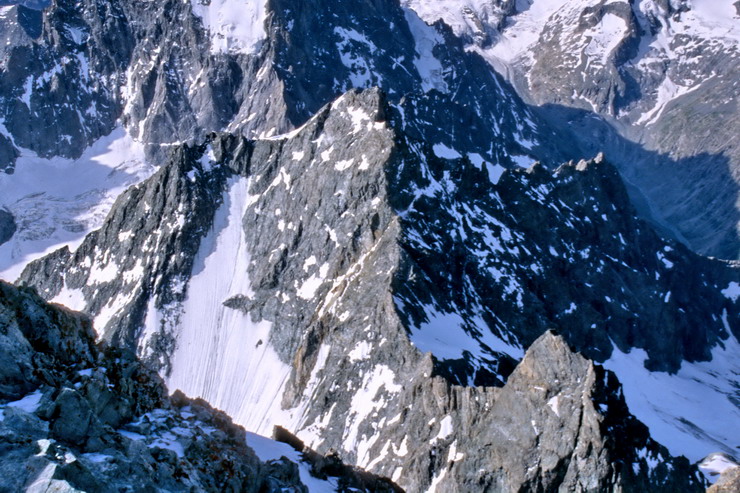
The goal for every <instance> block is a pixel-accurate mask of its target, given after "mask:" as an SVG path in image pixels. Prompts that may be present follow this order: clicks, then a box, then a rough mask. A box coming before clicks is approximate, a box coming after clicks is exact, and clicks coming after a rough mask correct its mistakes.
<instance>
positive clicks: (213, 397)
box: [139, 178, 292, 435]
mask: <svg viewBox="0 0 740 493" xmlns="http://www.w3.org/2000/svg"><path fill="white" fill-rule="evenodd" d="M248 187H249V184H248V179H247V178H234V179H232V180H230V181H229V182H227V191H226V195H225V197H224V201H223V204H222V205H221V207H220V208H219V209H218V210H217V211H216V215H215V218H214V221H213V227H212V228H213V229H212V230H211V231H210V232H209V233H208V235H207V236H206V237H205V238H203V239H202V240H201V244H200V249H199V250H198V254H197V255H196V257H195V261H194V264H193V273H192V277H191V278H190V280H189V281H188V286H187V292H188V295H187V298H186V299H185V300H184V301H183V303H182V307H179V311H180V313H181V315H180V316H179V317H177V318H175V319H173V320H166V321H164V323H165V324H167V325H171V329H170V330H172V332H173V334H174V337H175V338H176V340H177V351H176V352H175V353H174V354H173V355H172V363H171V370H170V372H169V374H168V377H167V385H168V387H169V388H171V389H173V390H174V389H180V390H182V391H183V392H185V393H186V394H187V395H191V396H198V397H203V398H204V399H206V400H207V401H208V402H210V403H211V404H212V405H214V406H216V407H217V408H218V409H221V410H223V411H225V412H226V413H228V414H229V415H230V416H232V417H233V418H234V419H235V420H236V421H237V422H238V423H240V424H242V425H244V426H245V427H246V428H247V429H248V430H251V431H254V432H257V433H262V434H265V435H269V434H270V433H272V428H273V426H274V425H278V424H279V425H282V426H290V427H291V428H292V426H291V425H292V423H291V422H290V421H288V419H286V418H287V417H286V416H285V413H281V407H280V400H281V397H282V394H283V391H284V390H285V383H286V380H287V379H288V376H289V375H290V367H289V366H288V365H286V364H285V363H283V362H282V361H280V358H278V356H277V354H276V353H275V350H274V349H273V347H272V345H271V344H270V343H269V340H270V338H269V335H270V328H271V324H270V323H269V322H267V321H264V320H263V321H260V322H257V323H255V322H252V320H251V319H250V315H248V314H245V313H243V312H241V311H238V310H233V309H230V308H228V307H226V306H225V305H224V302H225V301H226V300H228V299H230V298H232V297H233V296H236V295H245V296H251V295H252V291H251V283H250V280H249V277H248V274H247V272H248V270H249V263H250V255H249V251H248V248H247V244H246V241H245V238H244V235H245V231H244V228H243V226H242V218H243V217H244V214H245V212H246V207H247V206H248V204H250V203H251V202H253V199H252V200H250V195H249V193H248ZM162 311H165V313H166V308H165V309H164V310H163V309H161V308H160V309H159V310H158V309H157V308H156V305H155V303H154V301H152V302H151V303H150V305H149V308H148V311H147V316H146V321H145V326H144V334H143V335H142V337H141V339H140V342H139V345H140V347H141V348H144V351H143V352H144V354H146V353H147V352H148V351H151V347H147V344H148V343H149V336H151V335H153V334H155V333H156V332H157V331H159V330H163V329H162V321H161V320H159V318H160V317H161V315H160V313H161V312H162ZM165 316H166V315H165ZM235 377H236V378H235Z"/></svg>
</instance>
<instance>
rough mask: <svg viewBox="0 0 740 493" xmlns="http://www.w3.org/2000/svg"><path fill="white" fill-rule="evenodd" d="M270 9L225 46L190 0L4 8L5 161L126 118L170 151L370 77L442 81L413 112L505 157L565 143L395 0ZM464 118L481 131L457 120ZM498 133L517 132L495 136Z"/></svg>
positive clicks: (263, 128) (304, 111) (287, 124)
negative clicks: (250, 34)
mask: <svg viewBox="0 0 740 493" xmlns="http://www.w3.org/2000/svg"><path fill="white" fill-rule="evenodd" d="M266 9H267V15H266V19H265V22H264V25H261V24H259V23H258V24H256V25H254V26H251V27H250V29H251V30H254V31H260V30H262V29H263V28H264V30H265V34H264V39H263V40H261V41H260V42H258V43H257V44H256V45H255V46H254V47H252V48H251V49H222V48H220V47H218V46H216V45H215V44H214V43H215V41H214V38H213V37H212V36H211V34H210V33H209V31H208V30H207V29H206V28H205V27H204V25H203V21H202V19H201V17H199V16H198V15H196V14H194V13H193V7H192V5H191V2H181V1H174V0H170V1H166V2H143V3H142V2H133V1H125V2H115V3H109V2H92V1H90V2H87V1H84V2H79V3H75V2H70V1H68V0H53V1H51V2H50V3H49V5H48V7H46V8H44V9H43V10H32V9H28V8H26V7H23V6H21V5H16V6H12V7H4V11H3V12H4V14H3V16H1V17H0V25H2V27H3V32H6V33H7V35H6V43H5V44H4V45H3V47H2V48H0V50H1V51H0V54H1V56H0V94H2V96H1V97H0V118H2V122H3V125H4V127H3V128H2V132H0V169H6V170H8V171H11V170H12V169H13V166H14V162H15V159H16V157H17V156H18V155H19V152H20V149H27V150H30V151H33V152H35V153H37V154H38V155H40V156H42V157H51V156H65V157H78V156H79V155H80V154H81V153H82V151H83V150H84V149H85V148H86V147H87V146H88V145H90V144H91V143H92V142H93V141H95V140H96V139H98V138H100V137H101V136H104V135H107V134H108V133H110V132H111V130H112V129H113V128H114V127H115V126H116V125H118V124H123V126H124V127H125V128H126V129H127V130H128V132H129V133H131V135H132V136H134V137H135V138H136V139H137V140H139V141H141V142H143V143H145V144H148V145H149V146H148V151H149V155H150V157H151V158H152V159H155V160H164V158H166V156H167V153H168V151H169V147H170V146H171V145H173V144H179V143H182V142H190V143H192V142H200V141H202V140H203V139H204V137H205V135H206V134H207V133H209V132H212V131H229V132H236V133H241V134H244V135H246V136H249V137H252V138H254V137H257V136H269V135H276V134H280V133H283V132H285V131H288V130H290V129H292V128H295V127H296V126H299V125H301V124H303V123H304V122H305V121H306V120H308V119H309V118H310V117H311V116H313V115H314V114H315V113H316V112H317V111H318V110H319V109H320V108H321V107H322V106H324V105H325V104H327V103H329V102H330V101H332V100H334V99H336V98H337V97H338V96H340V95H341V94H342V93H343V92H345V91H347V90H349V89H352V88H369V87H381V88H382V89H383V90H385V91H386V93H387V94H388V95H389V97H390V98H391V99H392V100H395V101H398V100H400V99H401V98H402V97H404V96H407V95H416V97H421V98H422V99H424V96H423V95H424V94H426V93H430V92H431V93H433V94H434V95H435V96H432V97H433V98H434V99H433V100H432V103H433V105H434V108H428V109H427V110H426V111H424V112H422V111H418V112H417V114H416V115H415V119H414V121H410V122H409V123H410V124H412V125H417V126H418V128H419V129H420V130H422V131H424V132H425V133H427V134H429V135H428V137H432V136H435V138H437V137H439V138H440V139H442V138H443V139H444V141H445V142H447V143H448V144H450V142H449V141H456V140H459V141H460V142H456V147H458V148H460V149H464V150H470V151H475V152H479V153H482V154H483V155H490V156H489V159H490V160H495V162H500V163H501V164H502V165H504V166H508V165H511V164H512V161H511V158H510V156H509V154H510V153H511V154H516V155H527V154H531V155H535V156H536V157H545V156H548V155H551V154H552V155H558V156H559V155H561V154H564V153H563V152H561V151H558V150H557V149H559V148H560V147H562V146H560V145H559V144H557V142H556V140H557V139H555V138H554V137H553V136H554V130H552V129H551V130H549V131H542V129H545V128H546V127H547V125H546V123H544V122H543V121H541V120H539V119H538V118H537V117H536V116H534V115H533V114H532V112H531V111H529V110H528V109H527V107H526V105H524V103H522V101H521V99H520V98H519V97H518V96H517V95H516V93H515V92H514V90H513V89H512V88H511V87H510V86H508V85H507V84H506V83H505V82H504V81H503V79H502V78H501V77H499V76H498V75H497V74H495V73H494V72H493V71H492V70H491V69H490V67H489V66H488V65H487V64H486V63H485V62H484V61H483V60H482V59H481V58H480V57H478V56H477V55H473V54H469V53H467V52H466V51H465V49H464V46H463V45H462V43H461V42H460V41H459V40H458V39H457V38H455V37H454V36H453V34H452V33H451V31H450V30H449V29H448V28H446V27H445V26H443V25H441V24H440V25H437V26H434V27H430V26H427V25H426V24H424V23H423V21H421V20H420V19H419V18H418V17H416V16H415V14H413V12H410V11H409V12H405V11H404V10H403V9H402V8H401V7H400V5H399V4H398V3H397V2H396V1H393V0H383V1H380V2H374V3H372V4H362V5H353V6H351V7H350V6H346V5H344V4H342V3H337V2H329V1H325V0H311V1H310V2H308V3H307V2H305V1H304V2H295V1H287V0H282V1H271V2H268V3H267V6H266ZM28 16H31V17H32V18H33V25H34V28H33V29H30V28H29V27H28V23H27V22H25V21H24V20H23V19H25V18H26V17H28ZM226 41H227V40H225V41H224V42H226ZM443 108H444V111H442V109H443ZM451 114H455V115H456V118H452V119H451V118H450V115H451ZM49 121H53V122H56V123H57V125H54V126H48V125H46V124H45V122H49ZM459 123H464V124H469V125H473V126H474V127H475V128H476V129H477V131H476V132H471V133H464V134H461V133H460V132H454V131H453V132H450V131H449V130H450V128H451V127H453V126H455V125H457V124H459ZM538 129H539V130H538ZM493 137H497V138H499V139H501V141H502V142H503V141H505V142H506V144H505V145H503V146H501V147H500V148H499V149H494V148H492V147H490V142H491V140H492V138H493ZM453 143H455V142H453ZM161 146H163V147H161ZM504 150H508V151H510V152H504Z"/></svg>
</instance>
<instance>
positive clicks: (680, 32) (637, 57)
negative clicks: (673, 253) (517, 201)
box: [406, 0, 740, 259]
mask: <svg viewBox="0 0 740 493" xmlns="http://www.w3.org/2000/svg"><path fill="white" fill-rule="evenodd" d="M406 3H407V4H408V5H409V6H410V8H412V9H414V10H415V11H416V12H418V14H419V15H420V16H421V17H422V18H423V19H424V20H426V21H427V22H429V23H432V22H435V21H437V20H439V19H441V20H442V21H444V22H446V23H448V24H449V25H450V26H452V28H453V30H454V31H455V33H456V34H458V35H460V36H461V37H462V39H463V41H464V42H465V43H466V45H467V46H468V49H469V50H471V51H474V52H476V53H480V54H481V56H483V57H484V58H485V59H486V60H488V62H489V63H490V64H491V65H492V66H493V67H495V68H496V70H497V71H498V72H500V73H501V74H503V75H505V76H506V78H507V79H509V80H510V81H511V82H512V83H513V84H514V86H516V87H517V89H518V90H519V93H520V94H521V95H522V96H523V97H524V98H525V99H526V100H528V101H531V102H533V103H535V104H536V105H538V106H539V105H541V106H542V107H541V108H540V111H541V112H542V114H544V115H548V116H549V117H550V118H552V123H554V124H555V126H560V127H563V129H569V130H571V131H572V133H573V136H572V139H573V140H574V142H578V143H579V144H580V145H581V146H582V147H583V148H584V150H585V154H586V155H592V154H593V153H595V152H598V151H606V152H607V154H608V155H610V156H611V157H612V159H613V160H614V162H615V164H617V165H619V167H620V169H621V170H622V172H623V173H624V174H625V175H626V176H627V177H628V179H629V180H630V182H632V183H633V185H634V186H636V187H637V188H638V189H639V190H641V192H642V193H643V194H644V195H645V196H646V197H647V199H648V201H649V202H650V207H647V206H643V207H642V209H643V211H644V214H645V215H646V216H655V217H657V218H658V219H659V220H661V221H663V222H664V223H665V225H667V227H668V229H670V230H673V235H675V236H677V237H678V238H679V239H681V240H682V241H684V242H685V243H686V244H688V245H690V246H691V247H692V248H693V249H695V250H697V251H699V252H701V253H706V254H711V255H714V256H718V257H723V258H731V259H734V258H737V257H738V252H739V251H740V248H738V245H739V244H740V242H739V240H738V235H737V231H736V229H737V224H738V212H737V207H736V204H735V199H736V196H737V191H738V187H737V185H736V183H737V181H738V180H737V176H738V169H740V168H739V167H740V152H739V148H738V145H737V142H736V139H734V136H735V135H736V134H737V133H738V128H739V120H738V116H737V115H738V111H737V101H738V97H737V96H738V89H737V84H736V79H737V78H736V76H735V74H736V73H737V72H738V64H739V63H740V52H738V40H739V39H740V29H738V26H739V25H740V22H738V19H740V17H738V15H739V14H738V12H737V8H736V3H735V2H733V1H732V0H717V1H711V0H690V1H689V0H687V1H667V0H644V1H640V2H632V1H627V0H608V1H606V0H521V1H516V2H478V1H473V0H457V1H448V2H436V1H430V0H408V1H407V2H406ZM574 109H576V110H575V111H574ZM596 115H598V117H597V116H596ZM602 119H603V121H602V124H601V128H600V129H598V130H597V128H598V125H599V123H597V122H598V121H600V120H602ZM646 150H647V151H649V152H645V151H646ZM698 190H702V192H701V193H699V192H698ZM707 190H711V192H710V193H707V192H706V191H707Z"/></svg>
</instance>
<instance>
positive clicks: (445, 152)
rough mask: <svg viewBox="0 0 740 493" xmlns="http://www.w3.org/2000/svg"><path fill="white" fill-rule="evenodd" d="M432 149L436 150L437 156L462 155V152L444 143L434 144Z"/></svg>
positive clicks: (446, 157)
mask: <svg viewBox="0 0 740 493" xmlns="http://www.w3.org/2000/svg"><path fill="white" fill-rule="evenodd" d="M432 151H434V154H435V155H436V156H437V157H440V158H442V159H460V158H461V157H462V154H460V153H459V152H457V151H456V150H455V149H452V148H450V147H447V146H446V145H444V144H434V146H432Z"/></svg>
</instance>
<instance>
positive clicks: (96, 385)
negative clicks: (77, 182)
mask: <svg viewBox="0 0 740 493" xmlns="http://www.w3.org/2000/svg"><path fill="white" fill-rule="evenodd" d="M251 440H252V439H251V438H247V437H246V435H245V432H244V429H243V428H241V427H239V426H237V425H235V424H233V423H232V421H231V419H230V418H229V417H228V416H226V415H225V414H224V413H223V412H220V411H217V410H215V409H213V408H212V407H211V406H209V405H208V403H206V402H205V401H202V400H192V399H188V398H187V397H185V396H184V395H183V394H182V393H179V392H176V393H175V394H174V395H173V396H171V397H169V396H168V395H167V389H166V388H165V387H164V385H163V383H162V380H161V379H160V378H159V376H158V375H157V374H156V373H154V372H153V371H151V370H149V369H147V368H146V367H145V366H143V365H142V364H141V363H139V362H138V361H137V359H136V358H135V357H134V356H133V354H132V353H130V352H128V351H125V350H119V349H116V348H113V347H110V346H107V345H96V344H95V341H94V334H93V331H92V327H91V324H90V321H89V320H88V319H87V318H86V317H85V316H84V315H82V314H80V313H75V312H71V311H69V310H67V309H65V308H64V307H61V306H58V305H50V304H47V303H46V302H44V301H43V300H42V299H41V298H39V297H38V295H37V294H36V293H35V292H34V291H33V290H31V289H26V288H15V287H13V286H12V285H9V284H6V283H4V282H0V443H1V444H2V447H1V448H2V451H1V452H0V471H1V472H2V474H1V475H0V477H1V478H2V479H0V487H1V488H3V489H5V490H8V491H49V490H51V489H53V490H54V491H87V492H97V491H100V492H103V491H112V490H115V491H154V490H167V491H193V490H197V491H245V492H246V491H253V492H258V491H259V492H278V491H280V492H285V491H290V492H296V493H297V492H307V491H309V489H308V488H307V487H306V486H305V485H304V484H303V482H302V481H301V477H300V474H299V465H298V464H296V463H295V462H293V461H291V460H289V459H288V458H286V457H284V456H283V457H282V458H276V459H275V460H270V461H267V462H264V461H261V460H260V459H259V458H258V456H257V455H256V454H255V452H254V451H253V450H252V449H251V448H250V446H249V443H250V441H251ZM283 440H284V441H285V440H286V438H283ZM305 452H306V457H307V458H308V459H310V461H311V463H310V464H308V463H307V464H303V467H304V468H306V469H307V470H308V468H310V469H311V470H312V471H313V472H315V473H316V474H317V476H321V477H323V479H327V477H328V476H327V473H328V475H330V476H335V477H334V478H332V479H333V480H334V483H333V484H334V486H337V485H339V486H340V487H341V488H355V489H353V490H352V491H398V488H397V487H396V486H394V485H393V484H392V483H391V482H390V481H388V480H384V479H382V478H378V477H376V476H373V475H371V474H368V473H365V472H363V471H360V470H357V469H355V468H352V467H348V466H345V465H343V464H342V463H341V462H339V461H338V460H337V459H336V458H333V459H332V458H324V457H322V456H319V455H318V454H316V453H314V452H312V451H310V450H308V449H307V450H306V451H305ZM337 476H340V477H337ZM327 485H329V483H327Z"/></svg>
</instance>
